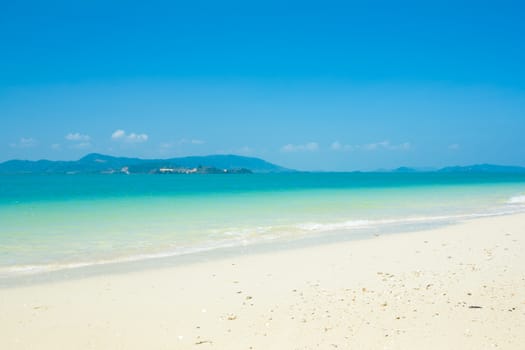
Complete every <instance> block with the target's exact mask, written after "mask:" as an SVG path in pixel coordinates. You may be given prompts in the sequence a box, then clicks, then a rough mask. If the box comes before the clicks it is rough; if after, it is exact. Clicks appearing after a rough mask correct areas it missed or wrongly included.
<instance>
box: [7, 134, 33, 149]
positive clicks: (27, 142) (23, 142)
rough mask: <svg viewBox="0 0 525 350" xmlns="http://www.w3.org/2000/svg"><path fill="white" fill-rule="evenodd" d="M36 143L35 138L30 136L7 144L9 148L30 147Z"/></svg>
mask: <svg viewBox="0 0 525 350" xmlns="http://www.w3.org/2000/svg"><path fill="white" fill-rule="evenodd" d="M37 144H38V142H37V140H35V139H34V138H31V137H22V138H21V139H20V140H18V142H13V143H10V144H9V147H11V148H31V147H34V146H36V145H37Z"/></svg>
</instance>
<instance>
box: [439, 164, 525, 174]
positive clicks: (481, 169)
mask: <svg viewBox="0 0 525 350" xmlns="http://www.w3.org/2000/svg"><path fill="white" fill-rule="evenodd" d="M438 171H439V172H440V173H491V174H504V173H505V174H525V168H524V167H519V166H506V165H493V164H476V165H468V166H451V167H446V168H442V169H440V170H438Z"/></svg>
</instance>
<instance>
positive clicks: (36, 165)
mask: <svg viewBox="0 0 525 350" xmlns="http://www.w3.org/2000/svg"><path fill="white" fill-rule="evenodd" d="M160 169H163V170H173V171H170V172H187V171H186V170H189V169H199V171H198V172H199V173H217V172H220V171H223V169H228V170H229V171H230V172H232V171H233V172H237V173H239V172H247V170H248V171H250V172H254V173H277V172H289V171H293V170H290V169H286V168H283V167H281V166H278V165H275V164H272V163H269V162H267V161H265V160H262V159H259V158H252V157H243V156H236V155H211V156H194V157H181V158H170V159H141V158H126V157H112V156H108V155H104V154H98V153H91V154H88V155H87V156H85V157H83V158H81V159H79V160H76V161H51V160H38V161H29V160H9V161H7V162H4V163H0V174H66V173H70V174H71V173H114V172H126V173H127V172H129V173H158V172H159V171H160ZM160 172H162V171H160ZM165 172H167V171H164V172H163V173H165Z"/></svg>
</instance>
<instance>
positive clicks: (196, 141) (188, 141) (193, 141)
mask: <svg viewBox="0 0 525 350" xmlns="http://www.w3.org/2000/svg"><path fill="white" fill-rule="evenodd" d="M204 143H206V142H205V141H203V140H199V139H181V140H179V144H181V145H184V144H190V145H202V144H204Z"/></svg>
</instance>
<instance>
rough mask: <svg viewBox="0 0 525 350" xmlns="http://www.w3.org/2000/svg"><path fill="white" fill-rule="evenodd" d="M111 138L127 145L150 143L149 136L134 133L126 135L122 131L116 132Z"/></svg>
mask: <svg viewBox="0 0 525 350" xmlns="http://www.w3.org/2000/svg"><path fill="white" fill-rule="evenodd" d="M111 138H112V139H113V140H115V141H122V142H127V143H142V142H146V141H148V135H147V134H136V133H134V132H132V133H130V134H126V132H125V131H124V130H122V129H118V130H115V131H114V132H113V133H112V134H111Z"/></svg>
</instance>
